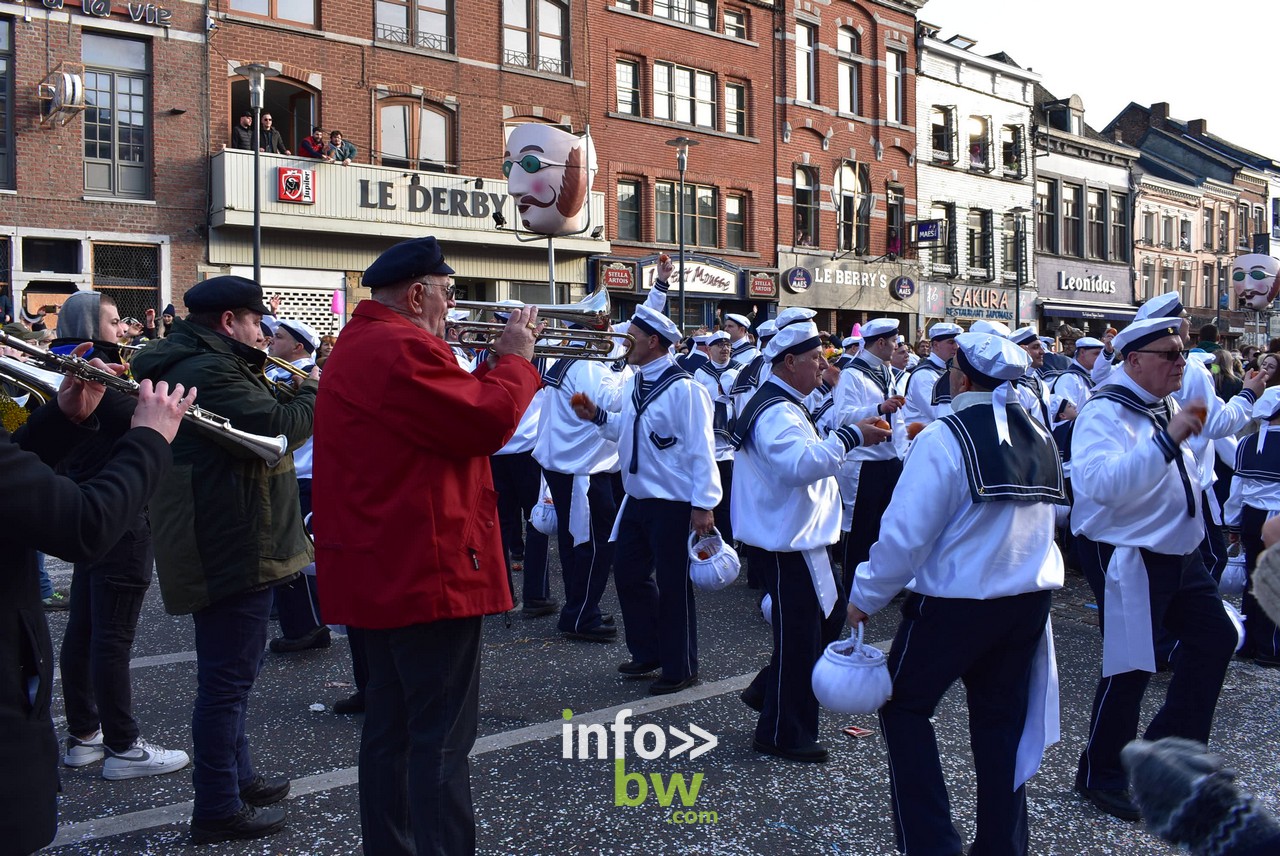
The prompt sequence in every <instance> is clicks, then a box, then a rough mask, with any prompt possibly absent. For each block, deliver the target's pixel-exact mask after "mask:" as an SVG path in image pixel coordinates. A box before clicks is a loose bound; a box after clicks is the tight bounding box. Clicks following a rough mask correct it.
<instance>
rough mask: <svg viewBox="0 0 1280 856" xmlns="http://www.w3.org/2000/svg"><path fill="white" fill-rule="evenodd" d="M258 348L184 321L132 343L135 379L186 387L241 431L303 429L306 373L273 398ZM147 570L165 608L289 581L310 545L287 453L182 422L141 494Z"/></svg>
mask: <svg viewBox="0 0 1280 856" xmlns="http://www.w3.org/2000/svg"><path fill="white" fill-rule="evenodd" d="M264 361H265V355H264V354H263V353H262V352H261V351H258V350H256V349H254V348H250V347H248V346H247V345H243V344H241V343H239V342H237V341H235V340H233V339H230V338H228V337H226V336H223V335H221V334H219V333H215V332H213V331H211V330H208V329H206V328H203V327H198V326H196V325H194V324H190V323H187V322H185V321H174V322H173V332H172V333H170V334H169V335H168V336H167V337H165V338H164V339H158V340H156V341H155V342H153V343H151V344H150V345H148V346H147V347H146V349H145V350H144V351H140V352H139V353H138V355H137V356H136V357H135V358H134V359H133V362H132V363H131V367H132V369H133V374H134V376H135V377H136V378H137V379H138V380H144V379H150V380H152V381H161V380H164V381H168V382H169V383H171V384H172V383H180V384H182V385H184V386H186V387H188V388H189V387H192V386H194V387H196V404H197V405H198V406H199V407H200V408H201V409H203V410H206V411H209V412H210V413H215V414H217V415H218V416H225V417H226V418H227V419H229V420H230V421H231V424H232V426H233V427H235V428H238V429H240V430H241V431H248V432H249V433H251V434H263V435H267V436H275V435H277V434H283V435H285V437H287V438H288V441H289V449H290V451H292V450H293V449H296V448H297V447H298V446H300V445H302V443H303V442H305V441H306V439H307V438H308V437H310V436H311V420H312V413H313V412H314V409H315V402H316V387H317V384H316V383H315V381H304V382H303V384H302V387H301V389H299V390H298V392H297V394H296V395H294V396H293V398H292V400H290V401H287V402H281V401H278V400H277V399H276V397H275V395H274V394H273V392H272V389H271V387H270V386H269V385H268V383H267V382H266V380H265V379H264V377H263V375H262V365H263V363H264ZM151 529H152V534H153V536H154V539H155V550H156V570H157V571H158V572H159V576H160V593H161V595H162V596H163V597H164V606H165V609H166V610H167V611H168V612H170V613H172V614H174V615H183V614H186V613H191V612H196V611H197V610H200V609H203V608H205V607H206V606H208V605H209V604H211V603H214V602H215V601H218V600H220V599H222V598H224V597H227V596H229V595H233V594H238V593H240V592H244V591H249V590H251V589H257V588H262V587H264V586H269V585H273V584H275V583H277V582H280V581H282V580H286V579H289V578H290V577H292V576H293V575H294V574H296V573H297V572H298V571H299V570H301V569H302V568H304V567H306V566H307V565H308V564H310V563H311V561H312V559H313V556H314V552H313V550H312V547H311V542H310V539H308V538H307V535H306V532H305V531H304V530H303V527H302V515H301V512H300V511H299V508H298V480H297V477H296V475H295V474H294V470H293V456H292V455H286V456H285V457H284V459H283V460H282V461H280V463H278V464H276V465H275V466H274V467H269V466H267V464H266V462H264V461H263V460H262V459H261V458H259V457H258V456H257V455H255V454H254V453H253V452H251V451H249V450H247V449H244V448H242V447H240V446H237V445H234V444H230V443H228V442H227V441H225V440H223V439H220V438H216V437H215V436H213V435H211V434H210V433H208V432H204V431H200V430H199V429H198V428H197V427H196V426H193V425H192V424H191V423H190V421H187V422H184V423H183V426H182V429H181V430H180V431H179V432H178V436H177V439H175V440H174V442H173V469H172V470H171V471H170V472H169V474H168V475H167V476H166V477H165V479H164V481H163V482H162V483H161V485H160V489H159V490H158V491H157V492H156V494H155V497H154V498H153V499H152V500H151Z"/></svg>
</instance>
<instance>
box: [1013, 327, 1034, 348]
mask: <svg viewBox="0 0 1280 856" xmlns="http://www.w3.org/2000/svg"><path fill="white" fill-rule="evenodd" d="M1007 338H1008V340H1009V341H1010V342H1013V343H1014V344H1015V345H1030V344H1031V343H1032V342H1034V341H1036V340H1037V339H1039V338H1040V336H1039V335H1038V334H1037V333H1036V328H1035V327H1019V328H1018V329H1017V330H1014V331H1013V332H1012V333H1010V334H1009V335H1008V336H1007Z"/></svg>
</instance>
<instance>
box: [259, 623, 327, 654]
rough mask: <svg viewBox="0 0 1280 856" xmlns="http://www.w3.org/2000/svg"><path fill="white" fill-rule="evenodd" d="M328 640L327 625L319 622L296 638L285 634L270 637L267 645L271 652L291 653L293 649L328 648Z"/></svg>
mask: <svg viewBox="0 0 1280 856" xmlns="http://www.w3.org/2000/svg"><path fill="white" fill-rule="evenodd" d="M329 641H330V640H329V625H327V624H321V625H320V626H319V627H317V628H316V629H314V630H312V631H310V632H308V633H306V634H304V635H302V636H299V637H298V638H297V639H289V638H288V637H285V636H281V637H280V638H279V639H272V640H271V644H270V645H269V646H268V647H269V648H271V653H273V654H292V653H293V652H295V651H306V650H307V649H308V648H328V647H329Z"/></svg>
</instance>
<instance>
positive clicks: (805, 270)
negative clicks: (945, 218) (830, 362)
mask: <svg viewBox="0 0 1280 856" xmlns="http://www.w3.org/2000/svg"><path fill="white" fill-rule="evenodd" d="M778 263H779V267H780V268H781V270H782V273H781V275H780V278H781V285H782V291H781V299H780V300H779V307H780V308H782V309H785V308H787V307H788V306H804V307H807V308H809V309H813V310H815V311H817V313H818V314H817V316H816V317H815V318H814V321H815V322H816V323H817V325H818V329H819V330H825V331H828V332H831V333H832V334H836V335H840V336H847V335H849V331H850V330H851V329H852V327H853V325H854V324H864V323H866V322H867V321H870V320H871V319H873V318H896V319H897V320H898V321H899V322H900V323H901V326H900V327H899V329H900V330H901V331H902V335H904V336H906V337H907V338H908V339H909V340H911V341H915V340H916V339H918V338H919V337H920V324H919V321H920V303H921V295H920V288H919V276H920V271H919V267H918V265H915V264H912V263H910V262H903V261H892V262H890V261H867V262H864V261H860V260H858V259H836V260H832V259H830V258H827V257H823V256H812V255H799V254H795V253H780V254H779V260H778Z"/></svg>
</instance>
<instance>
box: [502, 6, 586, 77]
mask: <svg viewBox="0 0 1280 856" xmlns="http://www.w3.org/2000/svg"><path fill="white" fill-rule="evenodd" d="M568 45H569V6H568V0H502V61H503V62H504V63H506V64H507V65H520V66H524V67H525V68H532V69H534V70H536V71H548V72H551V73H552V74H568V73H569V48H568Z"/></svg>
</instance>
